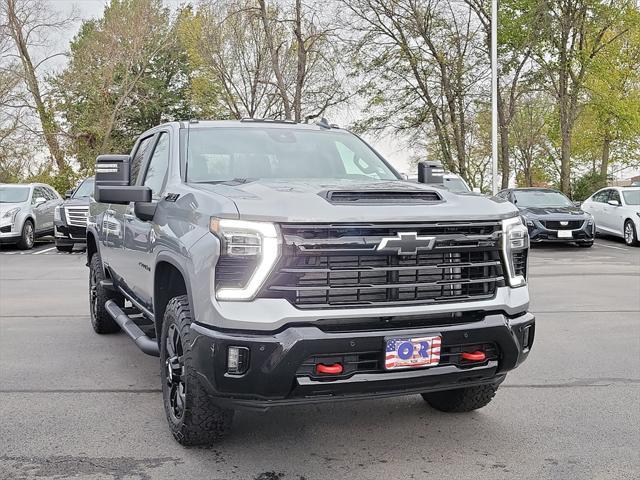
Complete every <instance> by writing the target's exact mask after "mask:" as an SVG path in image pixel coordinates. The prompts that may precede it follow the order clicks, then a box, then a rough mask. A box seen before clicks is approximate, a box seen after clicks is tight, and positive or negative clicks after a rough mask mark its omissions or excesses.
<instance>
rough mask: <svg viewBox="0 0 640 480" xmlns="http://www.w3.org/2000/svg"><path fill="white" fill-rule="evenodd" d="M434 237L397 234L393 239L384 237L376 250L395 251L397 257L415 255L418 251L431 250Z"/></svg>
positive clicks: (410, 233)
mask: <svg viewBox="0 0 640 480" xmlns="http://www.w3.org/2000/svg"><path fill="white" fill-rule="evenodd" d="M435 243H436V237H419V236H418V234H417V233H416V232H398V233H397V234H396V236H395V237H384V238H383V239H382V240H381V241H380V244H379V245H378V247H377V248H376V250H378V251H380V250H395V251H396V253H397V254H398V255H416V254H417V253H418V250H431V249H432V248H433V245H434V244H435Z"/></svg>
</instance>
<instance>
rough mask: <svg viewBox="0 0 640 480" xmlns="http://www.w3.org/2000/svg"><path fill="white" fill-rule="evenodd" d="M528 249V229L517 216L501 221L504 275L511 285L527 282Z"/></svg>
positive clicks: (520, 285)
mask: <svg viewBox="0 0 640 480" xmlns="http://www.w3.org/2000/svg"><path fill="white" fill-rule="evenodd" d="M528 249H529V231H528V230H527V227H525V226H524V225H523V224H522V220H521V219H520V218H519V217H513V218H508V219H506V220H503V221H502V256H503V259H504V261H503V263H504V265H505V269H506V272H505V274H506V275H505V277H506V278H507V279H508V281H509V285H510V286H512V287H522V286H524V285H526V284H527V260H528V259H527V257H528Z"/></svg>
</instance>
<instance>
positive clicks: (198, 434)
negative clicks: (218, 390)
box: [160, 295, 233, 446]
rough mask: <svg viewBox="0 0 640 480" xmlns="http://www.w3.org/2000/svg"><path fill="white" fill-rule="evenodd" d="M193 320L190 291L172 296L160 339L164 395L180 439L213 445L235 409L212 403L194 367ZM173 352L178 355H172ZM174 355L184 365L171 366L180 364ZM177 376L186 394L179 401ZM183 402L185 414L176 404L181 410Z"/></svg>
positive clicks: (185, 442) (228, 426)
mask: <svg viewBox="0 0 640 480" xmlns="http://www.w3.org/2000/svg"><path fill="white" fill-rule="evenodd" d="M191 321H192V317H191V308H190V306H189V300H188V298H187V296H186V295H181V296H178V297H174V298H172V299H171V300H169V303H168V304H167V308H166V310H165V312H164V320H163V322H162V336H161V341H160V365H161V378H162V398H163V401H164V409H165V413H166V416H167V421H168V423H169V428H170V429H171V433H172V434H173V436H174V438H175V439H176V440H177V441H178V443H180V444H181V445H185V446H193V445H211V444H213V443H215V442H217V441H218V440H220V439H221V438H222V437H224V436H225V435H226V434H227V433H229V431H230V429H231V422H232V420H233V410H230V409H225V408H221V407H219V406H217V405H215V404H214V403H212V401H211V398H210V397H209V395H208V394H207V392H206V390H205V387H204V385H203V384H202V381H201V379H200V377H199V376H198V375H197V373H196V372H195V370H194V368H193V354H192V350H191V348H192V346H193V341H194V340H195V334H194V333H193V332H192V331H191ZM172 325H173V327H172ZM176 335H178V341H179V345H180V347H179V348H176V345H177V342H176V340H175V338H176ZM171 350H173V352H171ZM179 350H180V351H179ZM170 353H173V354H174V356H172V357H169V354H170ZM170 358H180V359H181V360H182V364H181V365H180V368H178V369H176V368H174V369H170V365H176V364H175V363H171V362H170ZM169 370H171V371H172V372H179V374H176V373H172V376H171V375H169V373H168V372H169ZM170 378H171V380H170ZM176 378H178V379H179V380H178V381H177V384H178V385H179V384H180V381H182V380H183V383H182V385H183V387H182V388H183V389H182V391H183V392H184V397H182V398H183V399H182V400H180V402H179V404H178V400H177V396H178V394H176V397H172V393H173V392H174V388H178V386H177V385H176V381H175V379H176ZM172 380H173V383H172ZM172 385H173V386H172ZM178 391H180V390H178ZM172 398H173V402H174V403H173V404H172ZM176 405H177V407H176ZM180 405H182V406H183V408H182V411H181V414H180V412H177V413H176V408H177V409H178V410H180Z"/></svg>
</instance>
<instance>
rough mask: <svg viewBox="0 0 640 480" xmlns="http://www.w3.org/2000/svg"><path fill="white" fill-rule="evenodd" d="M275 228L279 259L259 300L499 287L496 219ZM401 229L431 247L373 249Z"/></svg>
mask: <svg viewBox="0 0 640 480" xmlns="http://www.w3.org/2000/svg"><path fill="white" fill-rule="evenodd" d="M280 227H281V231H282V236H283V247H282V248H283V252H282V258H281V259H280V262H279V264H278V266H277V267H276V269H275V272H274V273H273V274H272V275H271V277H270V279H269V280H268V281H267V284H266V285H265V287H264V288H263V290H262V292H261V294H260V296H261V297H263V298H265V297H266V298H285V299H287V300H289V301H290V302H291V303H292V304H293V305H295V306H297V307H298V308H332V307H345V306H363V307H364V306H373V305H385V306H389V305H394V304H395V305H410V304H425V303H444V302H454V301H455V302H460V301H472V300H481V299H487V298H492V297H493V296H494V295H495V292H496V289H497V287H499V286H503V285H504V278H503V276H502V275H503V274H502V267H501V263H500V251H499V244H500V242H499V240H500V235H501V233H500V232H501V224H500V222H473V223H469V222H446V223H420V224H402V225H394V224H374V225H372V224H351V225H326V224H322V225H305V224H285V225H281V226H280ZM401 232H416V233H417V234H418V236H431V237H435V243H434V244H433V248H432V249H430V250H418V251H417V252H416V253H415V254H409V255H401V254H398V252H397V251H392V250H383V251H378V250H376V248H377V247H378V245H379V244H380V242H381V241H382V239H383V238H386V237H390V238H396V237H397V235H398V233H401Z"/></svg>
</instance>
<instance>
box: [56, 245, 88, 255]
mask: <svg viewBox="0 0 640 480" xmlns="http://www.w3.org/2000/svg"><path fill="white" fill-rule="evenodd" d="M56 248H57V249H58V251H59V252H65V253H71V252H72V251H73V245H58V244H57V243H56ZM94 256H95V255H94Z"/></svg>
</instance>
